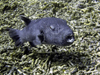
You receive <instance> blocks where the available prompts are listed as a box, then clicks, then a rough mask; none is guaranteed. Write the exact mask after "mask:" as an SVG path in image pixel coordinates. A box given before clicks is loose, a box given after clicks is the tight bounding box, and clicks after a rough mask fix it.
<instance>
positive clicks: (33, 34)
mask: <svg viewBox="0 0 100 75" xmlns="http://www.w3.org/2000/svg"><path fill="white" fill-rule="evenodd" d="M21 19H22V20H23V21H24V22H25V24H26V27H25V28H23V30H17V29H12V28H9V35H10V37H11V38H12V39H13V40H14V41H15V45H16V46H19V45H22V44H23V43H24V42H26V41H28V42H29V43H30V45H31V46H32V47H35V46H36V45H41V44H52V45H58V46H67V45H70V44H72V43H73V42H74V34H73V31H72V30H71V29H70V27H69V26H68V25H67V23H66V21H65V20H63V19H60V18H54V17H51V18H41V19H37V20H30V19H28V18H26V17H24V16H21Z"/></svg>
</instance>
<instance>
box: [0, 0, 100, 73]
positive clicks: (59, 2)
mask: <svg viewBox="0 0 100 75" xmlns="http://www.w3.org/2000/svg"><path fill="white" fill-rule="evenodd" d="M20 15H25V17H29V18H30V19H39V18H43V17H56V18H61V19H65V20H66V21H67V24H68V25H69V26H70V27H71V29H72V30H73V32H74V36H75V41H74V43H73V44H72V45H70V46H65V47H59V46H54V45H46V44H43V45H40V46H37V48H34V47H32V48H31V47H30V45H29V43H28V42H27V43H25V45H24V46H23V47H15V44H14V42H13V40H12V39H11V38H10V37H9V33H8V31H7V30H6V28H7V27H11V28H15V29H23V27H25V24H24V22H23V21H22V20H21V19H20V17H19V16H20ZM29 49H30V50H29ZM0 75H100V0H0Z"/></svg>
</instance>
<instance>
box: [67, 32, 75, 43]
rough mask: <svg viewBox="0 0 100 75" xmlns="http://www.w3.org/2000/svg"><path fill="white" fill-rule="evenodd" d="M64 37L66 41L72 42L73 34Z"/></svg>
mask: <svg viewBox="0 0 100 75" xmlns="http://www.w3.org/2000/svg"><path fill="white" fill-rule="evenodd" d="M66 39H67V43H73V42H74V36H73V34H71V35H69V36H67V37H66Z"/></svg>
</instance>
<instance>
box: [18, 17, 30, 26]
mask: <svg viewBox="0 0 100 75" xmlns="http://www.w3.org/2000/svg"><path fill="white" fill-rule="evenodd" d="M20 18H21V20H23V21H24V22H25V24H26V25H29V23H30V22H31V20H30V19H29V18H26V17H24V16H23V15H20Z"/></svg>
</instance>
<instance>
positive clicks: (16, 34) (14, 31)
mask: <svg viewBox="0 0 100 75" xmlns="http://www.w3.org/2000/svg"><path fill="white" fill-rule="evenodd" d="M7 30H8V31H9V35H10V37H11V38H12V39H13V40H14V42H15V45H16V46H20V45H22V44H23V42H22V40H21V37H20V30H17V29H13V28H7Z"/></svg>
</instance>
